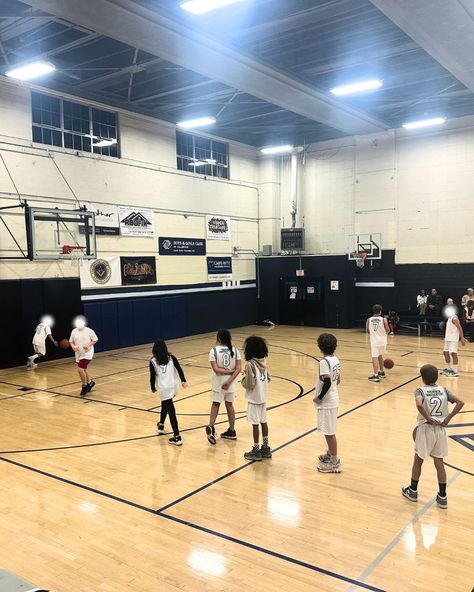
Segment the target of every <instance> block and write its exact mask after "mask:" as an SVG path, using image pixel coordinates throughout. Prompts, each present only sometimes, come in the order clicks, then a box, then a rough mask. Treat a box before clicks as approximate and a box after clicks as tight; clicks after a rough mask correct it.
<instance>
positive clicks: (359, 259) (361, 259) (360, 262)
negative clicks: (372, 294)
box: [352, 251, 367, 269]
mask: <svg viewBox="0 0 474 592" xmlns="http://www.w3.org/2000/svg"><path fill="white" fill-rule="evenodd" d="M352 257H353V259H354V261H355V262H356V265H357V267H358V268H359V269H362V268H363V267H364V265H365V260H366V259H367V253H366V252H365V251H354V253H352Z"/></svg>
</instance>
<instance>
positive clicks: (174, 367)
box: [150, 339, 188, 446]
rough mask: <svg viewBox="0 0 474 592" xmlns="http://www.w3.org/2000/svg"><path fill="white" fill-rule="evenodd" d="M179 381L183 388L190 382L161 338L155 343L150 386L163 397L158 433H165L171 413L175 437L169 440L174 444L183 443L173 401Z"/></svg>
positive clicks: (179, 444) (151, 362)
mask: <svg viewBox="0 0 474 592" xmlns="http://www.w3.org/2000/svg"><path fill="white" fill-rule="evenodd" d="M178 378H179V380H178ZM179 381H181V385H182V386H183V388H187V386H188V384H187V382H186V377H185V376H184V372H183V369H182V368H181V365H180V363H179V362H178V360H177V358H175V357H174V356H173V355H172V354H170V353H169V351H168V347H167V346H166V343H165V342H164V341H163V340H162V339H159V340H158V341H156V342H155V344H154V345H153V357H152V358H151V360H150V388H151V392H152V393H156V391H158V395H159V396H160V399H161V416H160V421H159V422H158V424H157V429H158V434H159V435H160V436H161V435H162V434H164V433H165V421H166V418H167V416H168V415H169V418H170V423H171V427H172V429H173V437H172V438H170V439H169V440H168V442H169V443H170V444H172V445H173V446H181V445H182V444H183V440H182V439H181V435H180V433H179V427H178V420H177V418H176V410H175V407H174V403H173V398H174V396H175V395H176V394H177V393H178V390H179Z"/></svg>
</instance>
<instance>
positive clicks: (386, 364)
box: [383, 358, 395, 370]
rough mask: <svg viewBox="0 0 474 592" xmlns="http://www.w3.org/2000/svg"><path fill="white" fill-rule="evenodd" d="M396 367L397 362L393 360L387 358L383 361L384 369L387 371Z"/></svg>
mask: <svg viewBox="0 0 474 592" xmlns="http://www.w3.org/2000/svg"><path fill="white" fill-rule="evenodd" d="M394 366H395V362H394V361H393V360H391V359H390V358H387V359H386V360H384V361H383V367H384V368H387V370H390V369H391V368H393V367H394Z"/></svg>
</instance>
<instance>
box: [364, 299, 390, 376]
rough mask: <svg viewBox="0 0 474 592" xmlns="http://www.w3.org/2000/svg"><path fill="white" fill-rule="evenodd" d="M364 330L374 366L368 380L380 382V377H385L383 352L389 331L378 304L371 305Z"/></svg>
mask: <svg viewBox="0 0 474 592" xmlns="http://www.w3.org/2000/svg"><path fill="white" fill-rule="evenodd" d="M365 330H366V331H367V333H368V334H369V336H370V349H371V353H372V365H373V367H374V373H373V374H372V376H369V380H370V381H371V382H380V379H382V378H385V372H384V369H383V354H384V353H385V350H386V349H387V335H388V333H390V328H389V326H388V323H387V319H385V318H384V317H382V307H381V306H380V304H374V306H373V307H372V316H371V317H370V318H369V319H367V323H366V325H365Z"/></svg>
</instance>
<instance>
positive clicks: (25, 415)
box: [0, 327, 474, 592]
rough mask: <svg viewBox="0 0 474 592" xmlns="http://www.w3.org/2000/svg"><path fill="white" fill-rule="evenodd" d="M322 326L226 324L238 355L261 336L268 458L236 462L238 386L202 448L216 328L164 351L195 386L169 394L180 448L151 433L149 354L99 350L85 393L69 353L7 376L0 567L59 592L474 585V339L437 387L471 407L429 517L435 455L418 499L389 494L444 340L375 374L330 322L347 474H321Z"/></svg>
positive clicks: (246, 430) (458, 588)
mask: <svg viewBox="0 0 474 592" xmlns="http://www.w3.org/2000/svg"><path fill="white" fill-rule="evenodd" d="M320 332H321V330H319V329H315V328H302V327H275V328H273V329H267V328H261V327H260V328H256V327H244V328H241V329H237V330H234V331H233V337H234V342H235V344H236V345H237V346H238V347H240V346H241V344H242V342H243V340H244V338H245V337H246V336H247V335H248V334H251V333H258V334H261V335H263V336H265V337H266V338H267V339H268V342H269V345H270V357H269V367H270V369H271V371H272V373H273V377H274V380H273V382H272V383H271V385H270V392H269V401H268V405H269V408H270V411H269V420H268V421H269V427H270V444H271V446H272V448H273V449H274V454H273V458H272V459H271V460H268V461H264V462H261V463H253V464H252V463H247V462H245V461H244V459H243V453H244V452H245V451H246V450H248V449H249V448H250V445H251V429H250V427H249V425H248V424H247V421H246V419H245V409H246V405H245V400H244V396H243V392H242V390H241V387H240V386H239V395H238V399H237V402H236V409H237V412H238V420H237V424H236V427H237V433H238V438H239V439H238V441H237V442H229V441H222V440H221V441H219V442H218V444H217V446H214V447H211V446H210V445H208V443H207V440H206V437H205V432H204V426H205V424H206V422H207V416H208V411H209V406H210V399H209V388H210V371H209V367H208V362H207V359H208V352H209V349H210V348H211V347H212V346H213V344H214V335H213V334H212V335H211V334H207V335H198V336H194V337H188V338H183V339H178V340H175V341H174V342H173V341H171V342H170V343H169V346H170V350H171V351H172V352H173V353H174V354H175V355H177V356H178V357H179V358H180V359H181V362H182V364H183V366H184V370H185V373H186V375H187V379H188V382H189V385H190V388H189V389H188V390H185V391H180V393H179V395H178V396H177V398H176V407H177V412H178V414H179V422H180V427H181V430H182V434H183V439H184V445H183V446H182V447H181V448H176V447H172V446H170V445H169V444H168V442H167V439H168V437H167V436H161V437H158V436H157V435H156V432H155V424H156V422H157V420H158V417H159V415H158V413H159V409H157V406H159V400H158V399H157V398H156V396H154V395H152V394H151V393H150V391H149V379H148V358H149V355H150V347H149V346H140V347H133V348H128V349H124V350H120V351H113V352H106V353H102V354H97V355H96V358H95V360H94V363H93V364H92V365H91V374H92V375H93V377H94V378H95V379H96V382H97V386H96V388H95V389H94V391H93V392H92V393H91V394H90V395H89V396H88V397H87V399H81V398H80V397H79V396H78V395H79V384H78V381H77V376H76V369H75V364H74V362H73V361H72V359H70V360H62V361H57V362H51V363H47V362H46V363H43V364H41V365H40V367H39V368H38V369H36V370H34V371H27V370H26V369H23V368H15V369H9V370H3V371H1V372H0V412H1V438H0V549H1V559H2V560H1V562H0V567H2V568H5V569H8V570H10V571H13V572H15V573H17V574H18V575H20V576H22V577H23V578H25V579H27V580H29V581H31V582H33V583H34V584H35V585H37V586H38V587H44V588H47V589H50V590H52V591H56V592H73V591H74V592H79V591H84V592H85V591H87V592H91V591H94V592H96V591H97V592H98V591H107V592H109V591H110V592H119V591H136V592H148V591H150V592H151V591H155V590H164V591H168V590H169V591H178V590H179V591H186V592H197V591H200V590H202V591H207V590H219V591H221V590H225V591H226V592H233V591H242V590H250V591H254V590H255V591H257V590H258V591H261V590H278V591H280V590H282V591H283V590H284V591H309V590H311V591H328V592H329V591H330V592H333V591H348V590H390V591H392V590H393V591H395V590H397V591H398V590H407V591H410V592H411V591H417V592H418V591H427V592H428V591H429V592H436V591H440V592H470V591H471V589H472V587H473V586H474V553H473V549H474V530H473V529H474V506H473V501H474V493H473V492H474V480H473V477H474V399H473V390H474V346H471V345H468V346H467V347H465V348H462V351H461V352H460V371H461V376H460V377H459V378H457V379H455V378H450V379H447V378H441V379H440V383H441V384H445V385H447V386H449V388H451V389H452V390H453V391H454V392H456V393H457V394H459V396H460V397H461V398H462V399H464V400H465V402H466V405H465V407H464V410H463V413H462V414H460V415H458V416H457V417H456V418H455V419H454V420H453V425H452V426H450V427H449V429H448V433H449V435H450V436H451V437H450V438H449V457H448V459H447V461H448V463H449V466H448V468H447V470H448V481H449V485H448V499H449V508H448V510H440V509H439V508H438V507H437V506H436V504H435V503H434V496H435V494H436V489H437V484H436V475H435V471H434V467H433V466H432V463H425V466H424V469H423V474H422V478H421V481H420V486H419V501H418V503H417V504H414V503H410V502H409V501H408V500H406V499H404V498H403V497H402V496H401V494H400V488H401V486H402V485H406V484H407V483H408V482H409V478H410V469H411V462H412V454H413V452H412V451H413V442H412V439H411V433H412V429H413V427H414V425H415V417H416V409H415V404H414V397H413V393H414V390H415V388H416V386H417V385H418V384H420V380H419V378H418V368H419V367H420V366H421V365H422V364H424V363H427V362H429V363H434V364H436V365H438V366H439V367H442V363H443V361H442V356H441V347H442V342H441V340H440V339H438V338H421V339H418V338H417V337H410V336H395V337H390V338H389V339H390V342H389V352H390V357H392V358H393V359H394V361H395V367H394V369H393V370H392V371H390V372H388V377H387V379H386V380H384V381H382V382H380V383H379V384H372V383H370V382H368V381H367V377H368V376H369V373H371V364H370V357H369V356H370V354H369V347H368V346H367V345H366V340H365V335H364V333H363V332H360V331H357V330H338V331H334V332H335V333H336V334H337V337H338V339H339V347H338V351H337V353H338V355H339V357H340V359H341V362H342V383H341V387H340V393H341V406H340V416H341V417H340V420H339V423H338V432H337V437H338V441H339V447H340V457H341V461H342V468H343V472H342V473H341V474H339V475H325V474H319V473H318V472H317V471H316V470H315V463H316V458H317V455H318V454H319V453H321V452H323V451H324V443H323V437H322V436H319V435H317V434H315V433H314V426H315V411H314V409H313V403H312V397H313V394H312V390H313V388H314V382H315V374H316V365H317V360H316V358H317V357H318V355H319V353H318V351H317V348H316V345H315V338H316V337H317V335H318V334H319V333H320ZM24 387H28V388H30V389H32V390H24ZM221 421H222V424H221V426H220V427H221V429H222V431H224V430H225V429H226V425H227V424H226V417H225V415H222V416H221ZM167 427H169V426H167Z"/></svg>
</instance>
